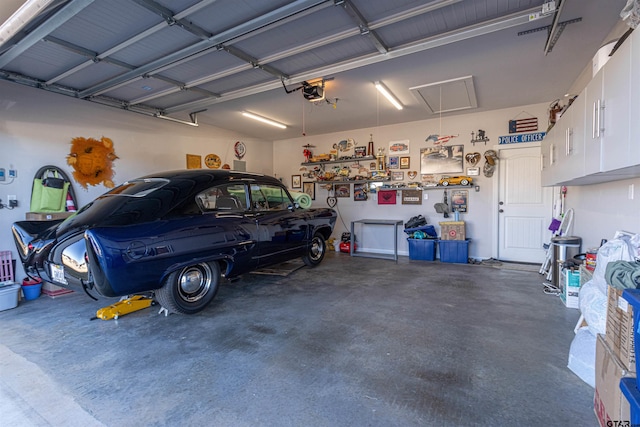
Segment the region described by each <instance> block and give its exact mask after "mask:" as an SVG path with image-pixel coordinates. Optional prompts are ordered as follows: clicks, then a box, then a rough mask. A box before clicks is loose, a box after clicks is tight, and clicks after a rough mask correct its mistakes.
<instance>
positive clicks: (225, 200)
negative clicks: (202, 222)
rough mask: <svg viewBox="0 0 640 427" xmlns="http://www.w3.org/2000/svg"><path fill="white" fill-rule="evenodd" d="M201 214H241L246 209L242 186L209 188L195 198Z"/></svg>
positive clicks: (244, 193)
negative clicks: (226, 212)
mask: <svg viewBox="0 0 640 427" xmlns="http://www.w3.org/2000/svg"><path fill="white" fill-rule="evenodd" d="M196 202H197V203H198V206H200V209H202V211H203V212H211V211H216V212H221V211H222V212H224V211H231V212H241V211H244V210H245V209H246V207H247V198H246V190H245V187H244V185H242V184H232V185H220V186H217V187H211V188H209V189H207V190H205V191H203V192H201V193H199V194H198V195H197V196H196Z"/></svg>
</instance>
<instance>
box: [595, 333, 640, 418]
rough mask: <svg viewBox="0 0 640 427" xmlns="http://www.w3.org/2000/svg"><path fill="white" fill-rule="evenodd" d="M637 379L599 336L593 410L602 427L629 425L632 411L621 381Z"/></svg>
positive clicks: (602, 337)
mask: <svg viewBox="0 0 640 427" xmlns="http://www.w3.org/2000/svg"><path fill="white" fill-rule="evenodd" d="M623 377H635V374H633V373H629V372H628V371H627V370H626V368H625V367H624V366H623V365H622V362H621V361H620V359H618V357H617V356H616V355H615V354H614V353H613V350H611V348H609V346H608V345H607V343H606V340H605V338H604V336H602V335H600V334H598V339H597V340H596V391H595V394H594V397H593V410H594V412H595V414H596V418H598V422H599V423H600V427H607V426H610V425H624V424H614V423H615V422H616V421H618V422H620V421H625V422H626V423H627V425H630V424H629V419H630V417H631V409H630V406H629V402H628V401H627V398H626V397H625V396H624V395H623V394H622V390H620V379H621V378H623Z"/></svg>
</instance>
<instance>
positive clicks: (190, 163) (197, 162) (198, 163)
mask: <svg viewBox="0 0 640 427" xmlns="http://www.w3.org/2000/svg"><path fill="white" fill-rule="evenodd" d="M200 168H202V156H199V155H197V154H187V169H200Z"/></svg>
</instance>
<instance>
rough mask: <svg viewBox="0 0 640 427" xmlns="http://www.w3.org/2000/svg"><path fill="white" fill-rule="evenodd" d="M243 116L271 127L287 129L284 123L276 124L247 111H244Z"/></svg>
mask: <svg viewBox="0 0 640 427" xmlns="http://www.w3.org/2000/svg"><path fill="white" fill-rule="evenodd" d="M242 115H243V116H245V117H249V118H250V119H253V120H257V121H259V122H262V123H266V124H268V125H271V126H275V127H277V128H280V129H286V128H287V127H286V126H285V125H283V124H282V123H278V122H276V121H274V120H271V119H267V118H266V117H262V116H258V115H257V114H253V113H249V112H247V111H243V112H242Z"/></svg>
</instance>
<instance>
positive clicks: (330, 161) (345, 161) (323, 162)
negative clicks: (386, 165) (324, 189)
mask: <svg viewBox="0 0 640 427" xmlns="http://www.w3.org/2000/svg"><path fill="white" fill-rule="evenodd" d="M375 159H376V158H375V156H364V157H352V158H349V159H342V160H323V161H320V162H303V163H300V165H302V166H316V165H331V164H336V163H351V162H361V161H366V160H375Z"/></svg>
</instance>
